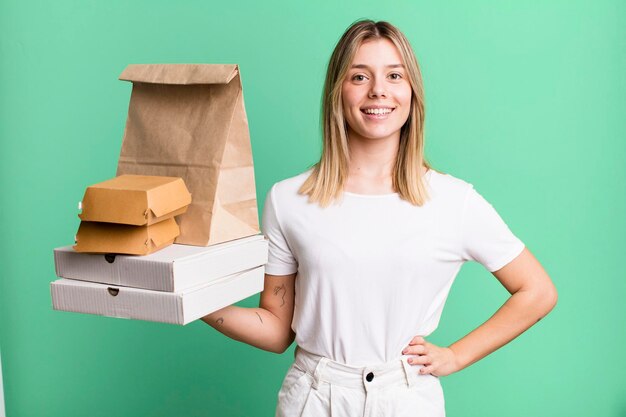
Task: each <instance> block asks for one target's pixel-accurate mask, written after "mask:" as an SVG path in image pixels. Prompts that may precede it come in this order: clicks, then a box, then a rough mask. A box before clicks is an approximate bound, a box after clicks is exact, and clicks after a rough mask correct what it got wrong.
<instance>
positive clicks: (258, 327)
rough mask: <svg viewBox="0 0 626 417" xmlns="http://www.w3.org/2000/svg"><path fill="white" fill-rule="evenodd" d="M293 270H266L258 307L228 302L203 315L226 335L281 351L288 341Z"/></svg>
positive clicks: (210, 323) (293, 278) (293, 295)
mask: <svg viewBox="0 0 626 417" xmlns="http://www.w3.org/2000/svg"><path fill="white" fill-rule="evenodd" d="M295 278H296V274H295V273H294V274H290V275H268V274H265V285H264V288H263V292H261V300H260V302H259V307H258V308H244V307H238V306H234V305H233V306H228V307H224V308H222V309H221V310H217V311H215V312H213V313H211V314H209V315H207V316H204V317H203V318H202V321H204V322H205V323H207V324H208V325H210V326H212V327H213V328H215V329H216V330H218V331H220V332H222V333H224V334H225V335H226V336H228V337H230V338H232V339H235V340H238V341H240V342H243V343H247V344H249V345H252V346H255V347H258V348H260V349H263V350H268V351H270V352H275V353H282V352H284V351H285V350H287V348H288V347H289V346H290V345H291V343H292V342H293V340H294V338H295V333H294V332H293V330H291V320H292V318H293V306H294V298H295Z"/></svg>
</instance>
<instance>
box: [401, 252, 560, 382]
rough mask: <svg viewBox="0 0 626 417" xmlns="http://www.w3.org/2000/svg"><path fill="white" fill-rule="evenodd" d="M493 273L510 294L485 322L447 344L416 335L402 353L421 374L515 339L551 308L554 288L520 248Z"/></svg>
mask: <svg viewBox="0 0 626 417" xmlns="http://www.w3.org/2000/svg"><path fill="white" fill-rule="evenodd" d="M493 275H494V276H495V277H496V278H497V279H498V280H499V281H500V283H502V285H503V286H504V287H505V288H506V289H507V291H508V292H509V293H510V294H511V296H510V297H509V299H508V300H507V301H506V302H505V303H504V304H503V305H502V307H500V308H499V309H498V311H496V313H495V314H494V315H493V316H491V317H490V318H489V320H487V321H486V322H484V323H483V324H481V325H480V326H479V327H477V328H476V329H474V330H473V331H472V332H470V333H469V334H467V335H466V336H465V337H463V338H462V339H460V340H458V341H457V342H455V343H453V344H452V345H450V346H449V347H441V346H437V345H434V344H432V343H429V342H427V341H426V340H425V339H424V338H423V337H421V336H416V337H414V338H413V340H412V341H411V342H410V343H409V346H407V347H406V348H405V349H404V350H403V351H402V353H403V354H405V355H417V356H412V357H410V358H409V359H408V360H409V363H410V364H412V365H423V367H422V368H421V369H420V371H419V372H420V373H422V374H433V375H436V376H445V375H449V374H451V373H453V372H457V371H460V370H461V369H463V368H465V367H467V366H469V365H471V364H473V363H474V362H476V361H478V360H480V359H482V358H484V357H485V356H487V355H488V354H490V353H491V352H493V351H495V350H496V349H498V348H500V347H501V346H504V345H505V344H507V343H508V342H510V341H511V340H513V339H515V338H516V337H517V336H519V335H520V334H521V333H522V332H524V331H525V330H526V329H528V328H529V327H531V326H532V325H533V324H535V323H536V322H538V321H539V320H540V319H541V318H543V317H544V316H545V315H546V314H548V313H549V312H550V310H552V308H554V306H555V305H556V301H557V292H556V288H555V287H554V284H553V283H552V280H551V279H550V277H549V276H548V274H547V273H546V271H545V270H544V269H543V267H542V266H541V264H540V263H539V261H537V259H536V258H535V257H534V256H533V255H532V253H530V251H529V250H528V249H524V250H523V251H522V253H521V254H519V255H518V256H517V257H516V258H515V259H514V260H512V261H511V262H509V263H508V264H507V265H506V266H504V267H503V268H501V269H499V270H497V271H495V272H493Z"/></svg>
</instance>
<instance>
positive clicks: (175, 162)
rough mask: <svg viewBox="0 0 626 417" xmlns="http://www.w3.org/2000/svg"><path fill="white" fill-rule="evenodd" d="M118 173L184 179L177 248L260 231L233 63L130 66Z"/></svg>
mask: <svg viewBox="0 0 626 417" xmlns="http://www.w3.org/2000/svg"><path fill="white" fill-rule="evenodd" d="M120 79H121V80H126V81H132V82H133V91H132V94H131V98H130V106H129V109H128V119H127V121H126V129H125V131H124V141H123V144H122V151H121V153H120V159H119V163H118V166H117V175H122V174H138V175H162V176H170V177H182V178H183V180H184V181H185V184H187V187H188V188H189V191H190V192H191V195H192V202H191V205H190V206H189V208H188V210H187V212H186V213H185V214H183V215H181V216H180V217H178V220H179V225H180V236H179V237H178V238H177V239H176V243H183V244H188V245H197V246H208V245H213V244H216V243H220V242H225V241H228V240H233V239H238V238H241V237H245V236H251V235H254V234H257V233H259V220H258V211H257V202H256V189H255V184H254V166H253V163H252V149H251V146H250V133H249V131H248V119H247V117H246V110H245V107H244V102H243V90H242V85H241V79H240V76H239V69H238V67H237V65H209V64H199V65H192V64H167V65H129V66H128V67H127V68H126V69H125V70H124V72H122V74H121V75H120Z"/></svg>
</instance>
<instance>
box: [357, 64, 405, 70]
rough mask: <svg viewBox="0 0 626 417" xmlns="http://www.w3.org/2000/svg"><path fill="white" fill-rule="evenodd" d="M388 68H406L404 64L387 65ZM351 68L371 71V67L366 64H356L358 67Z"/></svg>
mask: <svg viewBox="0 0 626 417" xmlns="http://www.w3.org/2000/svg"><path fill="white" fill-rule="evenodd" d="M385 67H386V68H404V65H402V64H391V65H386V66H385ZM350 68H362V69H369V68H370V67H369V66H367V65H365V64H356V65H352V66H351V67H350Z"/></svg>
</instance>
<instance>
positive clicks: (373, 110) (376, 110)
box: [360, 107, 395, 116]
mask: <svg viewBox="0 0 626 417" xmlns="http://www.w3.org/2000/svg"><path fill="white" fill-rule="evenodd" d="M360 110H361V113H364V114H367V115H375V116H379V115H387V114H390V113H391V112H393V111H394V110H395V107H364V108H362V109H360Z"/></svg>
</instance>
